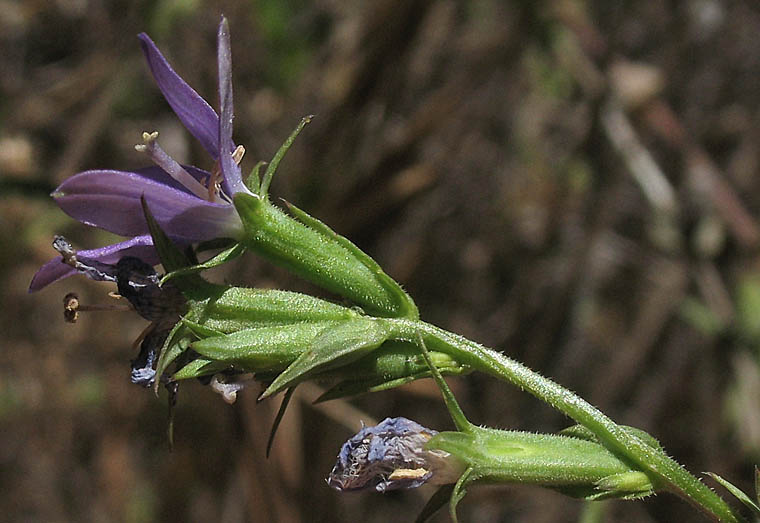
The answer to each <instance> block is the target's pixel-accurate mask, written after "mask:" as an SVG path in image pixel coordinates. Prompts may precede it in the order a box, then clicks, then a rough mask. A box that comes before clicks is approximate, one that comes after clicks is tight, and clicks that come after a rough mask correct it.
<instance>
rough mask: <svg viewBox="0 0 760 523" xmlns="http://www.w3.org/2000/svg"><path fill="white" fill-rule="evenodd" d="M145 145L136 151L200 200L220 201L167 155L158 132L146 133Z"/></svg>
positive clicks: (144, 134) (138, 147)
mask: <svg viewBox="0 0 760 523" xmlns="http://www.w3.org/2000/svg"><path fill="white" fill-rule="evenodd" d="M142 139H143V143H141V144H137V145H135V150H136V151H138V152H141V153H145V154H147V155H148V157H150V159H151V160H153V163H155V164H156V165H158V166H159V167H161V168H162V169H163V170H164V171H166V172H167V173H169V176H171V177H172V178H174V179H175V180H176V181H178V182H179V183H181V184H182V185H183V186H184V187H185V188H186V189H187V190H189V191H190V192H192V193H193V194H194V195H196V196H197V197H198V198H201V199H203V200H209V201H218V199H217V198H214V197H213V196H214V195H212V194H211V193H210V192H209V191H208V190H207V189H206V187H204V186H203V184H202V183H200V182H199V181H198V180H196V179H195V178H193V177H192V176H191V175H190V173H188V172H187V171H186V170H185V169H184V168H183V167H182V166H181V165H180V164H179V163H177V161H176V160H174V158H172V157H171V156H169V155H168V154H166V151H164V150H163V149H162V148H161V146H159V145H158V142H157V139H158V131H154V132H152V133H147V132H144V133H143V134H142Z"/></svg>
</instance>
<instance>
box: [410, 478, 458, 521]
mask: <svg viewBox="0 0 760 523" xmlns="http://www.w3.org/2000/svg"><path fill="white" fill-rule="evenodd" d="M453 492H454V485H453V484H451V483H450V484H448V485H443V486H441V487H440V488H439V489H438V490H436V491H435V494H433V495H432V496H431V497H430V499H429V500H428V502H427V503H425V506H424V507H423V508H422V510H421V511H420V513H419V515H418V516H417V519H415V520H414V522H415V523H425V521H427V520H428V519H430V518H432V517H433V516H434V515H435V514H436V512H438V511H439V510H440V509H442V508H443V507H444V506H446V503H448V502H449V501H450V500H451V494H452V493H453Z"/></svg>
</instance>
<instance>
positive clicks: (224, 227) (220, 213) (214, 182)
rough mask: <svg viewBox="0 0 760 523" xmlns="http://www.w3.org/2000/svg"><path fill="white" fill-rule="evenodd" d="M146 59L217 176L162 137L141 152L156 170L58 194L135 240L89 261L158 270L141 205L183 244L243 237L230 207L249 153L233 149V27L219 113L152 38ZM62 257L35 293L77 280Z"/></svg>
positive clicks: (98, 177)
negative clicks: (126, 262)
mask: <svg viewBox="0 0 760 523" xmlns="http://www.w3.org/2000/svg"><path fill="white" fill-rule="evenodd" d="M139 38H140V43H141V45H142V49H143V52H144V53H145V57H146V59H147V62H148V65H149V67H150V70H151V73H152V74H153V77H154V79H155V80H156V83H157V84H158V87H159V89H160V90H161V92H162V93H163V95H164V98H166V101H167V102H169V105H170V106H171V108H172V109H173V110H174V112H175V113H176V115H177V116H178V117H179V119H180V120H181V121H182V123H183V124H184V126H185V127H186V128H187V130H188V131H190V133H191V134H192V135H193V136H195V137H196V138H197V139H198V141H199V142H200V143H201V145H202V146H203V147H204V149H206V151H208V153H209V154H210V155H211V157H212V158H213V160H214V161H215V162H216V165H215V167H214V168H213V169H212V171H211V172H207V171H204V170H202V169H198V168H195V167H190V166H183V165H180V164H179V163H177V162H176V161H175V160H174V159H173V158H171V157H170V156H169V155H168V154H166V152H164V150H163V149H161V147H160V146H159V145H158V142H157V138H158V133H143V143H142V144H140V145H138V146H136V147H135V148H136V149H137V150H138V151H140V152H144V153H145V154H146V155H148V157H150V159H151V160H152V161H153V162H154V163H155V164H156V166H155V167H148V168H146V169H140V170H136V171H116V170H91V171H85V172H82V173H79V174H76V175H74V176H72V177H71V178H69V179H68V180H66V181H65V182H63V183H62V184H61V185H60V186H59V187H58V188H57V189H56V190H55V191H54V192H53V194H52V196H53V198H54V199H55V201H56V203H57V204H58V205H59V206H60V207H61V209H63V211H64V212H65V213H66V214H68V215H69V216H71V217H73V218H75V219H76V220H79V221H80V222H82V223H85V224H87V225H91V226H94V227H100V228H102V229H105V230H107V231H110V232H113V233H115V234H119V235H121V236H125V237H128V238H129V239H128V240H126V241H124V242H121V243H116V244H114V245H109V246H107V247H102V248H100V249H94V250H90V251H81V252H80V254H81V255H82V256H85V257H87V258H90V259H93V260H97V261H100V262H104V263H115V262H116V261H117V260H118V259H119V258H121V257H123V256H136V257H138V258H141V259H142V260H144V261H145V262H147V263H150V264H156V263H158V261H159V260H158V255H157V253H156V251H155V249H154V248H153V244H152V241H151V238H150V235H149V231H148V225H147V223H146V221H145V218H144V216H143V211H142V204H141V201H140V199H141V197H142V196H144V197H145V199H146V202H147V204H148V207H149V208H150V210H151V212H152V213H153V215H154V216H155V218H156V220H157V221H158V223H159V225H160V226H161V227H162V229H163V230H164V231H165V232H166V233H167V234H168V235H169V237H171V238H172V239H173V240H174V241H176V242H178V243H179V244H183V245H188V244H192V243H196V242H200V241H205V240H212V239H216V238H237V237H239V236H240V235H241V234H242V232H243V226H242V223H241V221H240V218H239V217H238V215H237V212H236V211H235V207H234V206H233V205H232V196H233V195H234V194H235V193H236V192H240V191H245V192H248V189H247V188H246V187H245V184H244V183H243V180H242V176H241V172H240V167H239V166H238V162H239V161H240V159H241V158H242V154H243V152H244V150H243V148H242V147H238V148H236V147H235V144H234V142H233V141H232V120H233V105H232V71H231V64H232V62H231V56H230V37H229V28H228V24H227V20H226V19H224V18H222V21H221V23H220V24H219V31H218V51H217V59H218V75H219V106H220V112H221V118H220V117H219V116H218V115H217V113H216V112H215V111H214V109H212V108H211V106H210V105H209V104H208V103H207V102H206V101H205V100H204V99H203V98H201V97H200V95H198V93H196V92H195V91H194V90H193V89H192V88H191V87H190V86H189V85H188V84H187V83H186V82H185V81H184V80H182V78H180V77H179V75H178V74H177V73H176V72H174V70H173V69H172V68H171V66H170V65H169V63H168V62H167V61H166V58H164V56H163V55H162V54H161V52H160V51H159V50H158V48H157V47H156V45H155V44H154V43H153V41H152V40H151V39H150V38H149V37H148V35H146V34H144V33H142V34H140V35H139ZM76 272H77V271H76V269H74V268H72V267H71V266H69V265H66V264H65V263H63V260H62V258H61V257H58V258H55V259H53V260H51V261H50V262H48V263H46V264H45V265H43V266H42V268H41V269H40V270H39V271H37V273H36V274H35V275H34V278H33V279H32V282H31V285H30V287H29V290H30V291H37V290H39V289H42V288H43V287H45V286H46V285H48V284H50V283H52V282H54V281H57V280H60V279H62V278H66V277H68V276H71V275H72V274H74V273H76Z"/></svg>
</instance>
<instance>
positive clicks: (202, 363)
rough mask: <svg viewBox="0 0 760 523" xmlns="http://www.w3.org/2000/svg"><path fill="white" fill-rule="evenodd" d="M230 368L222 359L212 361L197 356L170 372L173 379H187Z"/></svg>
mask: <svg viewBox="0 0 760 523" xmlns="http://www.w3.org/2000/svg"><path fill="white" fill-rule="evenodd" d="M229 368H230V364H229V363H225V362H223V361H214V360H209V359H206V358H198V359H195V360H193V361H191V362H190V363H188V364H186V365H185V366H183V367H182V368H181V369H179V370H178V371H177V372H175V373H174V374H172V379H173V380H174V381H182V380H189V379H192V378H201V377H203V376H209V375H212V374H218V373H220V372H223V371H225V370H228V369H229Z"/></svg>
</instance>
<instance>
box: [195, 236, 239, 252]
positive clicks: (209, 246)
mask: <svg viewBox="0 0 760 523" xmlns="http://www.w3.org/2000/svg"><path fill="white" fill-rule="evenodd" d="M236 243H238V242H237V240H233V239H232V238H214V239H213V240H206V241H204V242H200V243H199V244H198V245H197V246H196V247H195V252H206V251H218V250H224V249H229V248H230V247H232V246H233V245H235V244H236Z"/></svg>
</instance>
